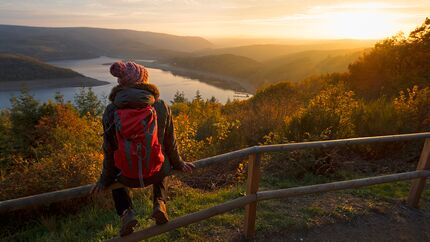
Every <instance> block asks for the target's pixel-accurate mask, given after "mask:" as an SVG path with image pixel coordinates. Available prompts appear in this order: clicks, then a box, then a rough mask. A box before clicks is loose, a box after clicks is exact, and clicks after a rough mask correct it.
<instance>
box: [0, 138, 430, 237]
mask: <svg viewBox="0 0 430 242" xmlns="http://www.w3.org/2000/svg"><path fill="white" fill-rule="evenodd" d="M418 139H425V142H424V147H423V149H422V152H421V156H420V160H419V161H418V166H417V168H416V170H415V171H411V172H404V173H397V174H391V175H384V176H376V177H369V178H362V179H355V180H349V181H340V182H332V183H325V184H319V185H312V186H302V187H294V188H286V189H279V190H271V191H258V185H259V181H260V176H261V172H260V161H261V156H262V155H263V154H264V153H266V152H279V151H292V150H298V149H308V148H328V147H333V146H340V145H357V144H371V143H377V142H399V141H408V140H418ZM247 157H249V161H248V162H249V163H248V180H247V186H246V195H245V196H242V197H239V198H236V199H233V200H231V201H228V202H225V203H222V204H219V205H217V206H214V207H211V208H208V209H205V210H202V211H198V212H195V213H191V214H187V215H185V216H182V217H179V218H175V219H173V220H171V221H170V222H168V223H166V224H164V225H154V226H152V227H149V228H147V229H144V230H141V231H137V232H134V233H132V234H131V235H128V236H126V237H117V238H113V239H110V240H108V241H111V242H113V241H121V242H123V241H140V240H143V239H147V238H150V237H153V236H155V235H159V234H161V233H165V232H168V231H171V230H173V229H176V228H179V227H183V226H186V225H189V224H192V223H195V222H199V221H202V220H205V219H208V218H210V217H213V216H215V215H218V214H222V213H225V212H228V211H231V210H234V209H237V208H242V207H245V220H244V233H245V236H246V237H247V238H252V237H253V236H254V235H255V222H256V208H257V202H258V201H262V200H269V199H279V198H288V197H294V196H302V195H305V194H312V193H321V192H329V191H337V190H344V189H352V188H358V187H364V186H370V185H376V184H382V183H389V182H395V181H404V180H413V182H412V185H411V188H410V191H409V196H408V198H407V204H408V205H409V206H411V207H418V204H419V200H420V197H421V194H422V192H423V190H424V187H425V182H426V179H427V177H429V176H430V132H427V133H415V134H402V135H390V136H377V137H364V138H352V139H340V140H327V141H315V142H303V143H290V144H278V145H266V146H254V147H250V148H246V149H242V150H238V151H233V152H229V153H226V154H222V155H217V156H213V157H209V158H205V159H201V160H198V161H196V162H194V164H195V165H196V167H197V168H201V167H205V166H208V165H210V164H213V163H219V162H226V161H229V160H233V159H241V158H242V159H243V158H247ZM93 186H94V184H90V185H86V186H81V187H76V188H71V189H65V190H61V191H55V192H49V193H43V194H39V195H34V196H29V197H24V198H17V199H12V200H7V201H1V202H0V213H4V212H10V211H15V210H18V209H23V208H29V207H33V206H40V205H47V204H51V203H53V202H59V201H64V200H68V199H71V198H77V197H83V196H88V193H89V191H90V190H91V188H92V187H93ZM121 186H122V185H120V184H114V185H113V186H112V188H117V187H121Z"/></svg>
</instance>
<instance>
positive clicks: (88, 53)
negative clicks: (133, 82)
mask: <svg viewBox="0 0 430 242" xmlns="http://www.w3.org/2000/svg"><path fill="white" fill-rule="evenodd" d="M212 47H213V44H212V43H211V42H209V41H208V40H206V39H203V38H201V37H192V36H176V35H170V34H163V33H154V32H148V31H135V30H125V29H103V28H89V27H64V28H54V27H30V26H17V25H0V52H12V53H18V54H23V55H28V56H32V57H36V58H40V59H43V60H60V59H79V58H93V57H98V56H102V55H104V56H113V57H124V58H161V57H166V56H181V55H184V54H186V53H187V52H192V51H197V50H202V49H207V48H212Z"/></svg>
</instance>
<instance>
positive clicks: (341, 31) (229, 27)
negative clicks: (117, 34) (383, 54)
mask: <svg viewBox="0 0 430 242" xmlns="http://www.w3.org/2000/svg"><path fill="white" fill-rule="evenodd" d="M428 12H430V2H425V1H419V0H414V1H403V0H392V1H367V2H361V1H358V0H354V1H335V0H328V1H323V0H311V1H307V2H306V3H297V2H294V1H278V0H270V1H265V2H258V1H240V0H236V1H221V2H217V3H214V2H210V1H206V0H179V1H156V2H154V1H147V0H117V1H110V0H109V1H85V0H79V1H77V2H76V1H62V2H61V3H59V2H55V1H50V0H43V1H39V2H37V3H35V2H33V1H28V0H23V1H20V2H15V1H2V3H0V24H4V25H19V26H33V27H93V28H108V29H128V30H136V31H149V32H156V33H166V34H172V35H180V36H199V37H203V38H206V39H210V40H214V39H215V40H216V39H238V40H244V39H245V40H249V39H255V40H261V39H270V40H278V41H279V40H280V41H285V40H311V41H312V40H314V41H315V40H323V41H324V40H345V39H347V40H378V39H383V38H386V37H390V36H393V35H395V34H397V33H399V32H404V33H408V32H410V31H411V30H413V29H415V28H416V27H418V26H419V25H420V24H421V23H422V21H423V20H424V19H425V18H426V17H427V13H428Z"/></svg>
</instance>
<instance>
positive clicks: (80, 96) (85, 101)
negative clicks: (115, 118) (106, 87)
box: [74, 87, 104, 116]
mask: <svg viewBox="0 0 430 242" xmlns="http://www.w3.org/2000/svg"><path fill="white" fill-rule="evenodd" d="M74 102H75V106H76V108H77V109H78V112H79V114H80V115H81V116H84V115H91V116H99V115H101V114H102V113H103V110H104V105H103V103H102V101H100V99H99V98H98V97H97V95H96V94H95V93H94V91H93V90H92V88H91V87H90V88H88V89H86V88H84V87H83V88H81V89H79V93H77V94H76V95H75V97H74Z"/></svg>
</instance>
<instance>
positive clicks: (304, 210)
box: [0, 175, 430, 242]
mask: <svg viewBox="0 0 430 242" xmlns="http://www.w3.org/2000/svg"><path fill="white" fill-rule="evenodd" d="M324 182H328V178H324V177H320V176H311V175H307V176H305V177H304V178H303V179H301V180H297V179H280V178H275V177H270V176H265V177H263V179H262V182H261V187H262V190H268V189H279V188H287V187H293V186H299V185H310V184H316V183H324ZM409 186H410V182H397V183H389V184H382V185H376V186H371V187H367V188H362V189H356V190H346V191H340V192H333V193H326V194H315V195H309V196H303V197H296V198H292V199H282V200H270V201H262V202H259V203H258V209H257V223H256V227H257V234H263V235H264V234H266V235H267V234H270V233H276V232H280V231H297V230H305V229H309V228H312V227H313V226H318V225H321V224H327V223H335V222H338V221H349V220H350V219H352V218H354V217H355V216H359V215H363V214H366V213H368V212H369V211H372V208H374V207H375V206H378V201H384V203H387V201H388V202H389V201H393V200H399V199H403V198H405V197H406V196H407V193H408V190H409ZM244 190H245V184H237V185H234V186H230V187H224V188H220V189H218V190H215V191H202V190H199V189H194V188H191V187H188V186H186V185H183V184H180V183H179V184H176V185H173V186H171V187H170V188H169V195H170V197H169V201H168V211H169V214H170V217H171V218H175V217H179V216H183V215H186V214H189V213H192V212H196V211H200V210H202V209H205V208H209V207H212V206H214V205H217V204H220V203H222V202H225V201H228V200H231V199H234V198H237V197H240V196H242V195H243V192H244ZM133 202H134V206H135V210H136V212H137V213H138V214H139V215H140V216H139V217H138V220H139V223H140V225H139V228H138V229H139V230H141V229H143V228H146V227H148V226H151V225H153V223H154V222H153V221H152V220H151V219H149V215H150V213H151V210H152V202H151V189H141V190H139V189H137V190H134V191H133ZM422 204H423V205H425V206H427V207H428V205H429V204H430V188H429V186H427V188H426V190H425V192H424V195H423V199H422ZM243 214H244V209H237V210H234V211H232V212H230V213H226V214H222V215H218V216H215V217H213V218H211V219H208V220H205V221H201V222H199V223H196V224H192V225H189V226H187V227H183V228H179V229H177V230H174V231H171V232H169V233H165V234H162V235H159V236H156V237H154V238H151V239H150V241H203V240H210V241H225V240H230V239H233V240H236V239H239V238H240V237H239V236H240V232H241V230H242V223H243ZM15 225H16V224H9V225H6V226H1V227H0V241H65V242H67V241H103V240H105V239H109V238H112V237H115V236H117V234H118V231H119V227H120V223H119V219H118V216H117V215H116V213H115V211H114V207H113V203H112V201H111V198H110V195H109V194H106V195H105V196H102V197H100V198H96V199H95V200H94V202H93V203H89V204H86V205H83V207H82V208H81V209H80V210H79V211H78V212H76V213H74V214H70V213H69V214H67V213H66V214H63V215H54V214H51V215H44V216H42V217H36V218H34V219H33V220H30V221H27V222H26V223H25V224H24V225H22V224H19V226H15Z"/></svg>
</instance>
